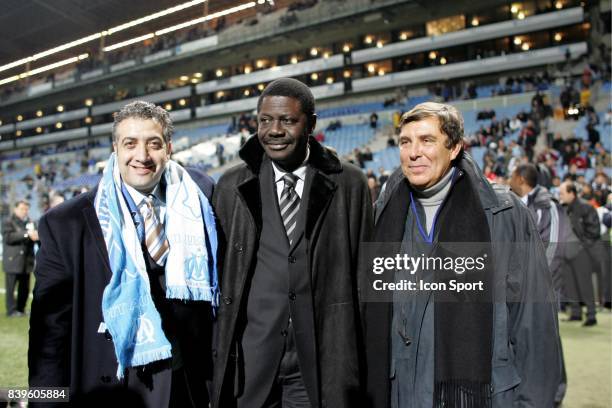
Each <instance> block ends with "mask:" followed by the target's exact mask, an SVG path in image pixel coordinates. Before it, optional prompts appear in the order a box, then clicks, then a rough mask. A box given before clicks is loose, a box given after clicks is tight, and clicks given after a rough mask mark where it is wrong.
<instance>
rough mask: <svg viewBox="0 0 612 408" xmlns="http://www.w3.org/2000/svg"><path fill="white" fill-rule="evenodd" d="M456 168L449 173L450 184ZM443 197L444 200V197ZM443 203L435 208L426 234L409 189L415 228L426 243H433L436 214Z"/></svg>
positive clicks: (453, 179) (453, 178)
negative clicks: (429, 228)
mask: <svg viewBox="0 0 612 408" xmlns="http://www.w3.org/2000/svg"><path fill="white" fill-rule="evenodd" d="M456 170H457V168H456V167H454V168H453V174H452V175H451V181H450V182H451V185H452V183H453V182H454V181H455V173H456ZM447 195H448V194H447ZM444 199H445V200H446V197H444ZM443 204H444V201H442V204H440V206H439V207H438V209H437V210H436V214H435V215H434V217H433V221H432V222H431V230H430V231H429V234H427V233H426V232H425V228H423V224H421V220H420V219H419V213H418V212H417V209H416V205H415V204H414V197H413V195H412V190H410V208H411V209H412V213H413V214H414V218H415V219H416V223H417V228H418V229H419V232H420V233H421V236H422V237H423V239H424V240H425V242H427V243H428V244H431V243H433V239H434V232H435V231H436V221H437V220H438V214H439V213H440V210H441V209H442V205H443Z"/></svg>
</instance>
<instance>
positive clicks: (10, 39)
mask: <svg viewBox="0 0 612 408" xmlns="http://www.w3.org/2000/svg"><path fill="white" fill-rule="evenodd" d="M186 1H187V0H156V1H150V0H129V1H126V0H53V1H48V0H4V1H2V10H1V11H0V65H2V64H5V63H9V62H12V61H15V60H18V59H21V58H24V57H28V56H31V55H33V54H36V53H38V52H41V51H45V50H47V49H49V48H52V47H55V46H57V45H61V44H64V43H67V42H70V41H73V40H76V39H79V38H82V37H85V36H87V35H90V34H94V33H97V32H100V31H103V30H106V29H108V28H110V27H113V26H116V25H119V24H122V23H125V22H128V21H131V20H134V19H136V18H140V17H143V16H145V15H148V14H151V13H154V12H157V11H161V10H164V9H167V8H169V7H172V6H176V5H178V4H181V3H185V2H186ZM233 3H240V1H237V0H209V1H208V7H209V12H212V11H214V10H219V9H222V8H226V7H228V6H229V5H230V4H233ZM203 10H204V6H203V5H199V6H194V7H192V8H191V9H189V10H185V11H183V12H179V13H176V14H173V15H172V16H167V17H165V18H164V23H165V25H168V24H167V23H168V22H171V23H172V22H174V21H176V22H180V21H183V20H184V16H185V15H194V14H196V13H200V14H203ZM156 24H159V23H155V22H150V23H146V24H144V25H143V26H142V27H135V28H133V29H132V30H133V31H131V32H132V33H139V32H140V33H142V34H144V33H147V32H150V29H151V28H154V27H156Z"/></svg>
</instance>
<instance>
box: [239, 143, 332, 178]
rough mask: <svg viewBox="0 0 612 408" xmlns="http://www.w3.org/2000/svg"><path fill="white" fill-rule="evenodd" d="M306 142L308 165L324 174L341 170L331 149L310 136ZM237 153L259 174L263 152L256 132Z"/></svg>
mask: <svg viewBox="0 0 612 408" xmlns="http://www.w3.org/2000/svg"><path fill="white" fill-rule="evenodd" d="M308 144H309V146H310V157H309V158H308V165H309V166H311V167H313V168H314V169H317V170H320V171H322V172H323V173H326V174H328V173H339V172H340V171H342V164H341V163H340V160H339V159H338V157H337V156H336V154H334V153H333V152H332V150H330V149H328V148H326V147H323V146H322V145H321V144H320V143H319V142H317V141H316V140H315V138H314V137H312V136H309V137H308ZM239 155H240V158H241V159H242V160H244V162H245V163H246V165H247V166H248V167H249V169H250V170H251V171H252V172H253V173H255V174H259V171H260V170H261V163H262V161H263V158H264V155H265V152H264V149H263V147H261V144H260V143H259V139H258V138H257V134H254V135H251V137H249V139H248V140H247V141H246V143H245V144H244V146H242V148H241V149H240V152H239Z"/></svg>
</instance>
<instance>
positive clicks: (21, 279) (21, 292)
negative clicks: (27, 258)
mask: <svg viewBox="0 0 612 408" xmlns="http://www.w3.org/2000/svg"><path fill="white" fill-rule="evenodd" d="M5 276H6V314H7V315H10V314H11V313H15V312H21V313H23V312H24V311H25V306H26V303H27V301H28V295H29V294H30V274H29V273H5ZM15 286H17V303H15Z"/></svg>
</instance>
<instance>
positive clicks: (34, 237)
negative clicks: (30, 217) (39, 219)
mask: <svg viewBox="0 0 612 408" xmlns="http://www.w3.org/2000/svg"><path fill="white" fill-rule="evenodd" d="M28 237H29V238H30V239H31V240H32V241H38V230H32V231H28Z"/></svg>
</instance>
